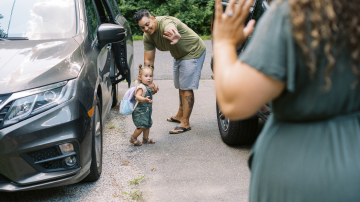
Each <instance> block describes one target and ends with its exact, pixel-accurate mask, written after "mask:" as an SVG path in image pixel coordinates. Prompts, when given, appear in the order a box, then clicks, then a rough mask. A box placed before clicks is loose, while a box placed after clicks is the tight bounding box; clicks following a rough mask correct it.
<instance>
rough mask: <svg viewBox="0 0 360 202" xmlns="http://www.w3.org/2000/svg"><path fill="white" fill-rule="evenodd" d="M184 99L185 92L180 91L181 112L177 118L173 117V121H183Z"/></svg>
mask: <svg viewBox="0 0 360 202" xmlns="http://www.w3.org/2000/svg"><path fill="white" fill-rule="evenodd" d="M183 97H184V91H183V90H180V89H179V110H178V112H177V114H176V115H175V116H173V119H175V120H179V121H180V120H181V119H182V117H183Z"/></svg>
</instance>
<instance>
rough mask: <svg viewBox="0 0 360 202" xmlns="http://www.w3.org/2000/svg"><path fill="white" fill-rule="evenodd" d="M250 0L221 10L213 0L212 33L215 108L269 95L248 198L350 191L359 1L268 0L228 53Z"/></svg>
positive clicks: (357, 101)
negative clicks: (270, 1)
mask: <svg viewBox="0 0 360 202" xmlns="http://www.w3.org/2000/svg"><path fill="white" fill-rule="evenodd" d="M252 3H253V2H252V1H249V0H248V1H246V0H240V1H239V2H237V6H234V4H235V0H231V1H230V2H229V5H228V7H227V8H226V10H225V13H224V14H223V12H222V6H221V4H220V0H217V1H216V5H215V6H216V8H215V9H216V16H215V22H214V23H215V24H214V33H213V37H214V44H213V51H214V74H215V76H214V78H215V88H216V94H217V101H218V103H219V106H220V108H221V111H222V112H223V113H224V114H225V115H226V116H227V117H229V118H231V119H242V118H246V117H249V116H251V115H252V114H254V113H255V112H256V111H257V110H258V109H259V108H260V107H261V106H262V105H264V104H265V103H267V102H270V101H271V106H272V111H273V114H272V115H271V116H270V117H269V120H268V121H267V123H266V125H265V126H264V128H263V130H262V132H261V134H260V136H259V137H258V139H257V141H256V143H255V145H254V146H253V148H252V151H251V157H250V159H251V160H250V161H249V162H250V167H251V172H252V176H251V184H250V201H276V202H281V201H291V202H296V201H327V202H328V201H360V124H359V123H360V84H359V82H358V81H359V80H360V79H359V77H360V76H359V75H360V73H359V70H360V65H359V60H358V58H359V56H360V55H359V51H360V50H359V48H360V15H359V14H358V12H359V11H360V3H359V2H358V1H357V0H282V1H277V2H274V3H273V4H272V6H271V8H270V9H269V10H268V11H267V12H266V13H265V14H264V15H263V16H262V18H261V20H260V21H259V22H258V25H257V27H256V31H255V32H254V35H253V37H252V39H251V42H250V44H249V45H248V47H247V48H246V50H245V51H244V52H243V53H242V54H241V56H240V57H239V59H238V58H237V55H236V51H235V49H236V45H237V44H240V43H242V42H244V40H245V39H246V38H247V37H248V36H249V35H250V34H251V32H252V30H253V28H254V24H255V22H254V21H250V22H249V23H248V25H247V26H246V27H245V28H244V21H245V19H246V17H247V15H248V10H249V8H250V6H251V4H252ZM239 27H240V29H239Z"/></svg>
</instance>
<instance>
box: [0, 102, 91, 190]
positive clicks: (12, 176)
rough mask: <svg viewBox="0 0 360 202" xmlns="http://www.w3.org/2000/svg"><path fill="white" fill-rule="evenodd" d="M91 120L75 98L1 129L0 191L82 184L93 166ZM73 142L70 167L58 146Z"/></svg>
mask: <svg viewBox="0 0 360 202" xmlns="http://www.w3.org/2000/svg"><path fill="white" fill-rule="evenodd" d="M91 125H92V121H91V118H90V117H89V116H88V115H87V112H86V110H85V108H84V107H83V106H82V104H81V103H80V102H79V101H78V100H77V99H76V97H75V98H73V99H71V100H70V101H68V102H66V103H63V104H61V105H59V106H57V107H54V108H52V109H50V110H48V111H45V112H43V113H40V114H38V115H36V116H34V117H31V118H28V119H26V120H24V121H21V122H19V123H16V124H14V125H11V126H8V127H6V128H3V129H1V130H0V162H1V163H0V191H20V190H31V189H40V188H41V189H42V188H50V187H55V186H62V185H66V184H73V183H76V182H79V181H81V180H82V179H83V178H84V177H86V176H87V174H88V173H89V168H90V164H91V152H89V151H91V143H92V142H91V130H90V128H91ZM68 142H71V143H73V145H74V152H72V153H71V154H70V155H72V156H75V157H76V164H75V165H74V166H72V167H68V166H67V165H66V164H65V163H64V158H66V157H67V156H66V154H65V155H63V154H62V153H61V151H60V149H59V147H58V145H60V144H63V143H68Z"/></svg>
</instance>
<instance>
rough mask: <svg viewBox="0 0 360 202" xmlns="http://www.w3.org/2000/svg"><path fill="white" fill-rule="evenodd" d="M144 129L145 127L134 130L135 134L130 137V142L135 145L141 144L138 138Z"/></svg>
mask: <svg viewBox="0 0 360 202" xmlns="http://www.w3.org/2000/svg"><path fill="white" fill-rule="evenodd" d="M143 131H144V129H143V128H137V129H135V131H134V134H133V135H132V136H131V138H130V142H131V143H133V144H134V145H135V146H141V145H142V143H141V142H140V141H139V140H137V137H139V135H140V134H141V133H142V132H143Z"/></svg>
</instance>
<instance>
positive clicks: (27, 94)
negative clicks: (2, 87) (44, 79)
mask: <svg viewBox="0 0 360 202" xmlns="http://www.w3.org/2000/svg"><path fill="white" fill-rule="evenodd" d="M75 83H76V82H75V80H71V81H63V82H59V83H56V84H51V85H48V86H44V87H41V88H37V89H32V90H28V91H23V92H19V93H14V94H13V95H11V97H10V98H9V100H8V101H7V102H6V103H9V102H11V101H13V104H12V105H11V107H10V109H9V110H8V113H7V116H6V117H5V119H4V124H3V127H4V126H8V125H11V124H14V123H17V122H19V121H22V120H24V119H26V118H29V117H31V116H34V115H36V114H38V113H41V112H43V111H45V110H48V109H50V108H52V107H55V106H57V105H59V104H61V103H64V102H66V101H68V100H70V99H71V98H72V97H73V96H74V92H75Z"/></svg>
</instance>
